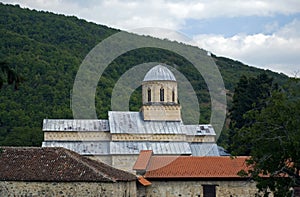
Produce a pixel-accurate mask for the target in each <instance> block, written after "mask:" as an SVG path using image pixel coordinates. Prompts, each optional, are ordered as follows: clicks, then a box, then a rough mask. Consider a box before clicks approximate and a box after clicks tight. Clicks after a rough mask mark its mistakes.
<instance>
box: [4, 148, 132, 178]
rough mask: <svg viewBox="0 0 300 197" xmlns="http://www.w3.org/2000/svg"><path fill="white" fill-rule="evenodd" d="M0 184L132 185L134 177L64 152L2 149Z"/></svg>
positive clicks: (58, 150) (57, 150)
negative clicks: (39, 182) (112, 183)
mask: <svg viewBox="0 0 300 197" xmlns="http://www.w3.org/2000/svg"><path fill="white" fill-rule="evenodd" d="M1 149H2V152H0V180H5V181H56V182H68V181H93V182H117V181H133V180H136V176H135V175H133V174H130V173H128V172H125V171H122V170H118V169H115V168H113V167H111V166H108V165H106V164H104V163H101V162H98V161H94V160H91V159H89V158H86V157H84V156H81V155H79V154H77V153H75V152H73V151H70V150H67V149H65V148H50V147H47V148H46V147H45V148H38V147H36V148H33V147H27V148H24V147H2V148H1Z"/></svg>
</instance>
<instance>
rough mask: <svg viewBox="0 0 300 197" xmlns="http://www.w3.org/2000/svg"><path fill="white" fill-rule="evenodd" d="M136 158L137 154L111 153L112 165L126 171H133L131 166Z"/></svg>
mask: <svg viewBox="0 0 300 197" xmlns="http://www.w3.org/2000/svg"><path fill="white" fill-rule="evenodd" d="M137 158H138V155H112V157H111V160H112V166H113V167H114V168H118V169H121V170H125V171H127V172H131V173H135V171H134V170H132V168H133V165H134V163H135V161H136V160H137Z"/></svg>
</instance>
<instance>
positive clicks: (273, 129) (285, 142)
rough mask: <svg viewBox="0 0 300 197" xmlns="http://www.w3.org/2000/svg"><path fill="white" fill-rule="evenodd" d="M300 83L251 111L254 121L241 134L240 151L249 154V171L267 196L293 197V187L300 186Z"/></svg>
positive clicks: (296, 82) (241, 130)
mask: <svg viewBox="0 0 300 197" xmlns="http://www.w3.org/2000/svg"><path fill="white" fill-rule="evenodd" d="M299 90H300V82H299V81H295V82H292V83H291V84H290V85H289V87H287V88H285V89H281V90H276V91H273V92H272V94H271V95H270V97H269V98H268V99H266V102H265V106H264V107H263V108H262V109H261V110H258V109H252V110H250V111H248V112H247V114H246V115H245V116H246V117H247V118H250V119H254V120H255V122H254V123H253V124H251V125H247V124H245V125H244V126H243V127H241V129H240V130H239V131H238V134H237V137H238V138H239V142H247V144H249V143H250V144H251V148H250V149H249V147H247V146H240V147H239V151H240V152H241V151H242V152H243V151H245V150H246V151H249V154H250V158H249V160H248V161H247V164H248V165H249V166H251V167H252V169H251V170H250V171H249V172H247V174H248V175H250V177H251V178H253V179H254V180H255V181H256V182H257V187H258V188H259V189H260V191H263V192H264V194H265V195H266V196H267V195H268V193H269V192H270V191H272V192H274V194H275V195H276V196H291V195H292V190H291V188H293V187H296V186H298V187H299V186H300V177H299V173H300V151H299V150H300V92H299Z"/></svg>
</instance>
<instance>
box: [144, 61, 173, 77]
mask: <svg viewBox="0 0 300 197" xmlns="http://www.w3.org/2000/svg"><path fill="white" fill-rule="evenodd" d="M143 81H176V78H175V76H174V75H173V73H172V72H171V71H170V70H169V69H168V68H167V67H165V66H162V65H160V64H158V65H157V66H155V67H153V68H151V69H150V70H149V71H148V72H147V74H146V75H145V78H144V80H143Z"/></svg>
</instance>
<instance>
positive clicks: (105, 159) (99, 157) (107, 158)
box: [86, 155, 111, 166]
mask: <svg viewBox="0 0 300 197" xmlns="http://www.w3.org/2000/svg"><path fill="white" fill-rule="evenodd" d="M86 157H88V158H90V159H93V160H96V161H100V162H102V163H105V164H107V165H110V166H111V156H110V155H93V156H86Z"/></svg>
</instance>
